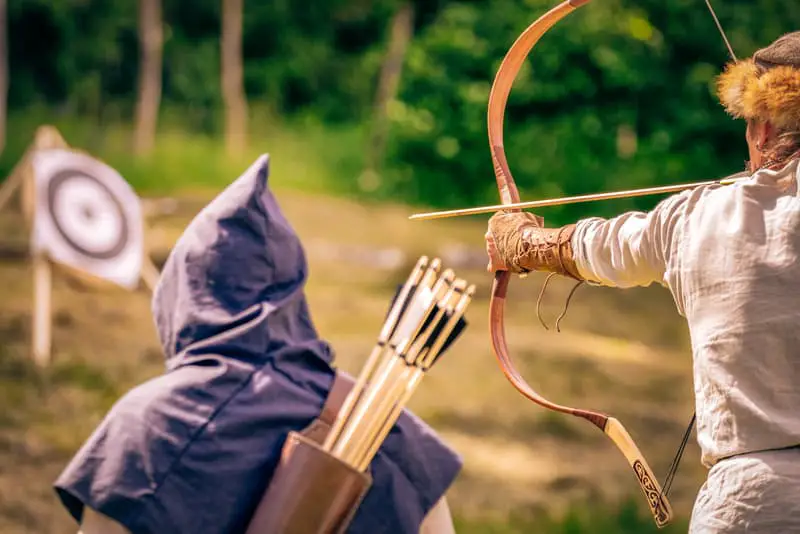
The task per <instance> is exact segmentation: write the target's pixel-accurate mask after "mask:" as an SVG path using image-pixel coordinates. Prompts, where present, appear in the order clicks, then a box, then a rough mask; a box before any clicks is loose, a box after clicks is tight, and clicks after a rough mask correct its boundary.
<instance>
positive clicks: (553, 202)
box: [409, 175, 745, 221]
mask: <svg viewBox="0 0 800 534" xmlns="http://www.w3.org/2000/svg"><path fill="white" fill-rule="evenodd" d="M734 176H735V177H730V178H726V179H723V180H709V181H706V182H695V183H691V184H675V185H664V186H658V187H647V188H644V189H629V190H627V191H613V192H610V193H594V194H590V195H578V196H573V197H562V198H551V199H546V200H532V201H529V202H517V203H514V204H496V205H493V206H481V207H478V208H465V209H458V210H447V211H433V212H429V213H416V214H414V215H411V216H410V217H409V219H410V220H412V221H425V220H431V219H445V218H449V217H464V216H466V215H478V214H481V213H494V212H497V211H500V210H508V209H536V208H547V207H551V206H563V205H566V204H579V203H582V202H596V201H598V200H614V199H620V198H633V197H643V196H649V195H662V194H668V193H677V192H680V191H685V190H687V189H694V188H695V187H701V186H705V185H714V184H719V185H729V184H732V183H735V182H738V181H739V180H742V179H744V178H745V177H744V176H740V175H734Z"/></svg>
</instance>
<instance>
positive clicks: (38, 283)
mask: <svg viewBox="0 0 800 534" xmlns="http://www.w3.org/2000/svg"><path fill="white" fill-rule="evenodd" d="M32 260H33V261H32V264H33V328H32V329H31V333H32V339H31V352H32V353H33V360H34V362H35V363H36V365H38V366H39V367H46V366H48V365H49V364H50V359H51V347H52V291H53V275H52V268H51V266H50V262H49V261H48V259H47V257H46V256H45V255H44V254H39V253H34V254H33V258H32Z"/></svg>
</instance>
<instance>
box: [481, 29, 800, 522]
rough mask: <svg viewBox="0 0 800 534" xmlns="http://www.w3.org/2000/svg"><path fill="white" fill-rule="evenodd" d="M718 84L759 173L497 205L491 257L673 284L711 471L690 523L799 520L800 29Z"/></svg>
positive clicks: (628, 281)
mask: <svg viewBox="0 0 800 534" xmlns="http://www.w3.org/2000/svg"><path fill="white" fill-rule="evenodd" d="M717 88H718V93H719V97H720V100H721V102H722V104H723V106H724V107H725V109H726V110H727V111H728V112H729V113H730V114H731V115H732V116H733V117H735V118H741V119H745V120H746V121H747V130H746V136H745V139H746V142H747V147H748V151H749V158H750V160H749V162H748V163H747V166H746V167H747V173H748V174H749V178H747V179H746V180H742V181H739V182H737V183H735V184H733V185H727V186H721V185H704V186H701V187H698V188H695V189H692V190H689V191H685V192H683V193H680V194H677V195H674V196H672V197H670V198H667V199H666V200H664V201H662V202H661V203H659V204H658V205H657V206H656V207H655V208H654V209H653V210H652V211H650V212H648V213H642V212H628V213H624V214H622V215H620V216H617V217H615V218H612V219H609V220H605V219H601V218H587V219H583V220H580V221H578V222H577V223H575V224H569V225H566V226H563V227H561V228H545V227H543V224H542V220H541V219H540V218H538V217H536V216H534V215H533V214H531V213H521V212H515V213H505V212H499V213H497V214H495V215H494V216H493V217H492V218H491V220H490V221H489V229H488V232H487V234H486V246H487V253H488V255H489V267H488V269H489V271H490V272H496V271H508V272H511V273H526V272H530V271H544V272H550V273H557V274H560V275H563V276H566V277H570V278H573V279H575V280H578V281H580V282H584V281H588V282H590V283H595V284H600V285H604V286H609V287H618V288H627V287H633V286H648V285H650V284H652V283H658V284H661V285H662V286H664V287H666V288H667V289H669V290H670V292H671V293H672V295H673V297H674V300H675V303H676V305H677V309H678V311H679V313H680V314H681V315H682V316H684V317H685V318H686V320H687V322H688V325H689V329H690V332H691V341H692V347H693V357H694V382H695V392H696V399H695V403H696V416H697V436H698V438H697V439H698V443H699V445H700V448H701V451H702V459H701V461H702V463H703V464H704V465H705V466H706V467H707V468H708V469H709V471H708V476H707V479H706V481H705V484H704V485H703V487H702V488H701V489H700V491H699V494H698V495H697V499H696V501H695V505H694V510H693V513H692V519H691V526H690V532H692V533H701V532H702V533H704V534H728V533H734V532H736V533H738V532H744V531H745V530H746V531H747V532H749V533H773V532H800V352H798V347H799V346H800V329H799V328H798V325H799V324H800V306H798V304H799V303H798V295H800V261H798V259H799V256H800V198H799V197H798V195H799V194H800V193H799V192H798V180H799V179H800V32H795V33H791V34H787V35H784V36H783V37H781V38H779V39H778V40H776V41H775V42H774V43H772V44H771V45H770V46H768V47H766V48H763V49H761V50H759V51H757V52H756V53H755V54H754V55H753V57H752V58H749V59H746V60H743V61H734V62H732V63H731V64H729V65H728V67H727V68H726V69H725V71H724V73H723V74H722V75H721V76H720V77H719V78H718V84H717Z"/></svg>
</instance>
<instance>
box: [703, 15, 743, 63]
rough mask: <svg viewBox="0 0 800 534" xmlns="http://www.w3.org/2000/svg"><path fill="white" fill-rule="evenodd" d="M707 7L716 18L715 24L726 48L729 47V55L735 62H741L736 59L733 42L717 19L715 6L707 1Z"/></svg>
mask: <svg viewBox="0 0 800 534" xmlns="http://www.w3.org/2000/svg"><path fill="white" fill-rule="evenodd" d="M706 5H707V6H708V10H709V11H710V12H711V16H712V17H714V22H715V23H716V24H717V29H719V33H720V35H722V40H723V41H725V46H727V47H728V53H729V54H730V55H731V57H732V58H733V60H734V61H739V60H738V59H737V58H736V54H735V53H734V52H733V47H732V46H731V42H730V41H729V40H728V35H727V34H726V33H725V29H724V28H723V27H722V24H721V23H720V21H719V18H718V17H717V12H716V11H714V6H712V5H711V0H706Z"/></svg>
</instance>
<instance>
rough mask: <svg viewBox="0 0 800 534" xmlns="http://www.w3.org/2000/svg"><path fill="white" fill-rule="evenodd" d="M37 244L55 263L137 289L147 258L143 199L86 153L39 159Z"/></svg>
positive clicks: (55, 153)
mask: <svg viewBox="0 0 800 534" xmlns="http://www.w3.org/2000/svg"><path fill="white" fill-rule="evenodd" d="M34 172H35V174H36V186H37V192H36V199H37V205H36V218H35V221H34V246H35V247H37V248H38V249H39V250H44V251H46V252H47V253H48V255H50V257H51V258H52V259H53V260H54V261H58V262H61V263H64V264H66V265H69V266H71V267H73V268H77V269H79V270H82V271H84V272H86V273H88V274H93V275H95V276H98V277H101V278H104V279H107V280H110V281H112V282H116V283H119V284H121V285H123V286H127V287H133V286H135V285H136V284H137V283H138V277H139V270H140V268H141V262H142V228H141V224H142V223H141V209H140V207H139V199H138V197H137V196H136V195H135V193H134V192H133V190H132V189H131V188H130V186H129V185H128V183H127V182H125V180H124V179H123V178H122V177H121V176H120V175H119V174H118V173H117V172H116V171H114V170H113V169H112V168H110V167H108V166H107V165H104V164H103V163H101V162H99V161H97V160H95V159H93V158H91V157H89V156H86V155H83V154H78V153H75V152H72V151H68V150H46V151H41V152H38V153H36V155H35V157H34Z"/></svg>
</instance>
